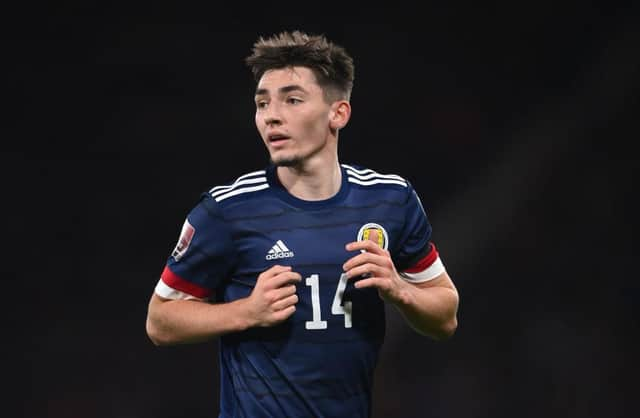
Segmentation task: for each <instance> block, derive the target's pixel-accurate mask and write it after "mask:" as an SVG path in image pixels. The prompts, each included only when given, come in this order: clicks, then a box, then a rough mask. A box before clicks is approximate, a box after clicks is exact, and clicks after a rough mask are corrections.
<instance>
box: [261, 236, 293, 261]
mask: <svg viewBox="0 0 640 418" xmlns="http://www.w3.org/2000/svg"><path fill="white" fill-rule="evenodd" d="M289 257H293V251H290V250H289V249H288V248H287V246H286V245H284V242H282V240H278V241H277V242H276V244H275V245H274V246H273V247H271V249H270V250H269V252H268V253H267V256H266V257H265V258H266V259H267V260H275V259H277V258H289Z"/></svg>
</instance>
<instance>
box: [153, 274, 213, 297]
mask: <svg viewBox="0 0 640 418" xmlns="http://www.w3.org/2000/svg"><path fill="white" fill-rule="evenodd" d="M155 292H156V294H157V295H158V296H161V297H163V298H165V299H174V300H178V299H181V300H200V301H204V300H205V299H201V298H197V297H195V296H191V295H190V294H188V293H184V292H181V291H180V290H176V289H174V288H173V287H170V286H168V285H167V284H166V283H165V282H163V281H162V279H160V280H158V284H157V285H156V289H155Z"/></svg>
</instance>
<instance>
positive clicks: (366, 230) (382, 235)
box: [358, 222, 389, 252]
mask: <svg viewBox="0 0 640 418" xmlns="http://www.w3.org/2000/svg"><path fill="white" fill-rule="evenodd" d="M373 231H375V232H376V233H375V234H372V232H373ZM371 235H377V240H376V241H377V244H378V246H380V248H382V249H383V250H386V249H387V247H388V246H389V235H388V234H387V230H386V229H384V228H383V227H382V225H379V224H376V223H373V222H370V223H368V224H364V225H362V227H360V230H359V231H358V241H366V240H368V239H370V237H371ZM360 251H362V252H364V251H365V250H360Z"/></svg>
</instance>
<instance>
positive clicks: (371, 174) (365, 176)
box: [347, 170, 405, 181]
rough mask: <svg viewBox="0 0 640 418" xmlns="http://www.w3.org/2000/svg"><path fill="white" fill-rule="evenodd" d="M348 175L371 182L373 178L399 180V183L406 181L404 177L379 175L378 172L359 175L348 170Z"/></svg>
mask: <svg viewBox="0 0 640 418" xmlns="http://www.w3.org/2000/svg"><path fill="white" fill-rule="evenodd" d="M347 174H348V175H349V176H351V177H354V178H357V179H359V180H369V179H372V178H380V179H393V180H398V181H405V179H403V178H402V177H400V176H399V175H397V174H378V173H376V172H373V173H369V174H358V173H356V172H352V171H350V170H347Z"/></svg>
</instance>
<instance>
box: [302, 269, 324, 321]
mask: <svg viewBox="0 0 640 418" xmlns="http://www.w3.org/2000/svg"><path fill="white" fill-rule="evenodd" d="M305 283H306V284H307V286H311V307H312V308H313V321H307V322H305V324H304V326H305V328H306V329H327V321H322V320H321V319H320V318H321V312H320V281H319V279H318V275H317V274H312V275H311V276H309V277H307V278H306V280H305Z"/></svg>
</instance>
